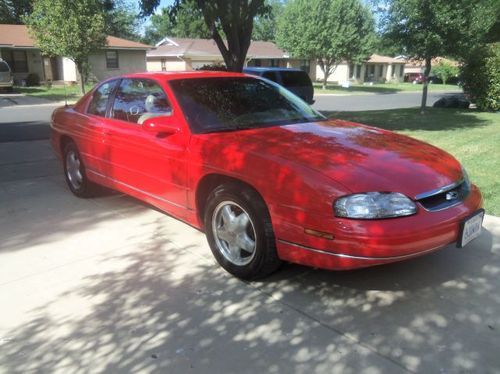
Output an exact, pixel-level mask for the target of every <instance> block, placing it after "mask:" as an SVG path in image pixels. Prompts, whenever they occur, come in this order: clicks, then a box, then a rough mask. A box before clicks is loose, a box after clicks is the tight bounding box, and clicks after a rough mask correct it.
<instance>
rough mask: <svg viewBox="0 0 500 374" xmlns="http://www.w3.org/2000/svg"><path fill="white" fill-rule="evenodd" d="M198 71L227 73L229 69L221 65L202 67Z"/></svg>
mask: <svg viewBox="0 0 500 374" xmlns="http://www.w3.org/2000/svg"><path fill="white" fill-rule="evenodd" d="M196 70H202V71H227V68H226V67H225V66H224V65H221V64H205V65H203V66H200V67H199V68H197V69H196Z"/></svg>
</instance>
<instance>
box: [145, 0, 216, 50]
mask: <svg viewBox="0 0 500 374" xmlns="http://www.w3.org/2000/svg"><path fill="white" fill-rule="evenodd" d="M150 22H151V23H150V24H149V25H148V26H147V27H146V30H145V33H144V35H145V36H144V41H145V42H146V43H148V44H153V45H154V44H156V43H158V42H159V41H160V40H162V39H163V38H164V37H166V36H172V37H177V38H201V39H209V38H210V37H211V35H212V34H211V33H210V31H209V30H208V27H207V25H206V24H205V20H204V19H203V13H202V12H201V10H200V8H199V7H198V3H197V2H196V0H187V1H185V2H183V3H181V4H179V5H178V6H177V8H174V6H170V7H167V8H162V9H161V11H160V13H159V14H153V15H152V16H151V19H150Z"/></svg>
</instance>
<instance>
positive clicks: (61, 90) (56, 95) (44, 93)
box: [14, 84, 93, 103]
mask: <svg viewBox="0 0 500 374" xmlns="http://www.w3.org/2000/svg"><path fill="white" fill-rule="evenodd" d="M92 87H93V85H86V86H85V89H86V91H88V90H90V89H91V88H92ZM14 92H17V93H22V94H25V95H28V96H34V97H40V98H42V99H46V100H51V101H64V98H65V97H67V99H68V102H70V103H71V102H75V101H77V100H78V99H79V98H80V97H81V95H80V86H79V85H77V84H74V85H66V87H65V86H59V85H57V86H52V87H50V88H48V87H45V86H39V87H19V86H18V87H14Z"/></svg>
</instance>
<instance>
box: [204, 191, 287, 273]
mask: <svg viewBox="0 0 500 374" xmlns="http://www.w3.org/2000/svg"><path fill="white" fill-rule="evenodd" d="M205 232H206V235H207V239H208V243H209V244H210V248H211V250H212V253H213V255H214V257H215V259H216V260H217V262H218V263H219V264H220V265H221V266H222V267H223V268H224V269H225V270H226V271H228V272H229V273H231V274H233V275H235V276H236V277H238V278H242V279H256V278H262V277H264V276H266V275H268V274H270V273H272V272H273V271H275V270H276V269H277V268H278V267H279V266H280V264H281V261H280V259H279V258H278V255H277V253H276V241H275V237H274V232H273V229H272V225H271V218H270V215H269V211H268V210H267V207H266V205H265V203H264V202H263V201H262V199H261V197H260V196H259V195H258V194H257V193H256V192H255V191H253V190H252V189H250V188H245V187H243V188H236V186H231V185H222V186H219V187H217V188H216V189H215V190H214V191H213V192H212V193H211V194H210V196H209V200H208V203H207V208H206V210H205Z"/></svg>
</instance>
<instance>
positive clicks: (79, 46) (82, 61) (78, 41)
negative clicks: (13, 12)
mask: <svg viewBox="0 0 500 374" xmlns="http://www.w3.org/2000/svg"><path fill="white" fill-rule="evenodd" d="M101 5H102V4H101V3H100V2H99V1H97V0H79V1H72V0H36V1H35V2H34V5H33V12H32V13H31V14H30V15H29V16H27V17H25V18H24V19H25V21H26V24H27V25H28V28H29V31H30V34H31V35H32V36H33V37H34V39H35V45H36V46H37V47H38V48H40V50H41V51H42V52H43V53H45V54H47V55H50V56H65V57H68V58H70V59H71V60H73V61H74V63H75V65H76V67H77V69H78V73H79V74H80V82H81V91H82V93H84V91H85V87H84V82H85V78H86V76H87V72H88V57H89V55H90V54H91V53H93V52H95V51H97V50H98V49H99V48H102V47H104V46H105V45H106V32H105V30H106V29H105V24H104V19H105V16H104V13H103V11H102V7H101Z"/></svg>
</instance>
